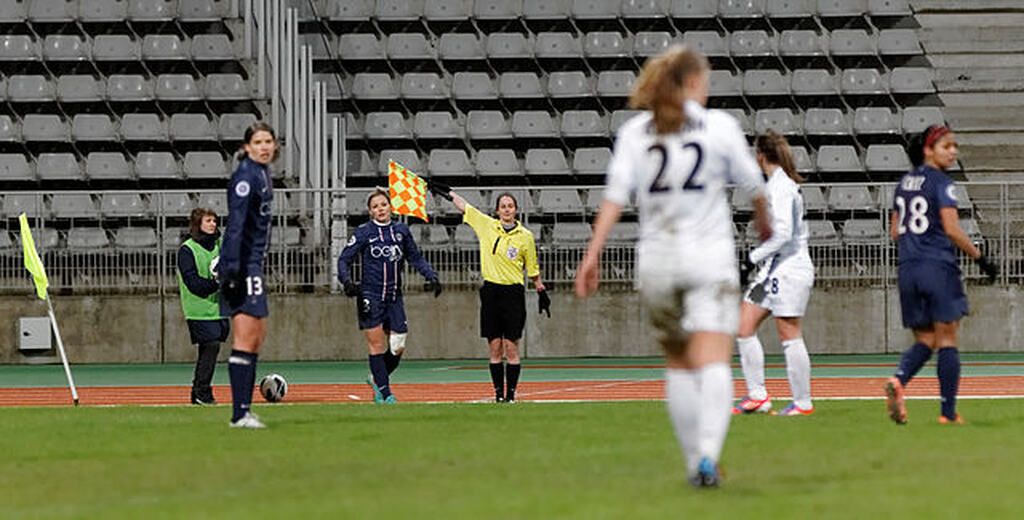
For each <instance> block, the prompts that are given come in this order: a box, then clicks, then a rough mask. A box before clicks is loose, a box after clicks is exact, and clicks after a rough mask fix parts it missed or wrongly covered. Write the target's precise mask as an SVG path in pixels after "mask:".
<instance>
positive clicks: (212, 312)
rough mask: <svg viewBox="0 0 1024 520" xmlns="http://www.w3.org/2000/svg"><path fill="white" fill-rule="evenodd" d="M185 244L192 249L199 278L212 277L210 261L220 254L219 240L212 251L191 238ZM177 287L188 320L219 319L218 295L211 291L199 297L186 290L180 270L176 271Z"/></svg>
mask: <svg viewBox="0 0 1024 520" xmlns="http://www.w3.org/2000/svg"><path fill="white" fill-rule="evenodd" d="M185 245H186V246H188V248H189V249H191V250H192V256H193V257H194V258H195V261H196V269H197V270H198V271H199V277H200V278H213V275H212V274H210V262H212V261H213V259H214V258H217V256H219V255H220V240H219V239H218V240H217V245H215V246H214V247H213V251H207V250H206V248H204V247H203V246H201V245H199V243H198V242H196V241H195V240H192V239H191V238H190V239H188V240H186V241H185ZM178 288H179V290H180V291H181V310H182V311H183V312H184V313H185V318H187V319H190V320H219V319H220V296H219V293H213V294H211V295H209V296H207V297H206V298H200V297H199V296H196V295H195V294H192V291H189V290H188V287H186V286H185V282H184V281H183V280H182V279H181V271H178Z"/></svg>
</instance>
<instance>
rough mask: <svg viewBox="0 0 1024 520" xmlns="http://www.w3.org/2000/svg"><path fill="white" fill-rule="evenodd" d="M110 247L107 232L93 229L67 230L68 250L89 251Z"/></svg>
mask: <svg viewBox="0 0 1024 520" xmlns="http://www.w3.org/2000/svg"><path fill="white" fill-rule="evenodd" d="M109 246H110V237H108V236H107V232H106V231H105V230H103V229H100V228H94V227H74V228H71V229H69V230H68V249H71V250H91V249H103V248H106V247H109Z"/></svg>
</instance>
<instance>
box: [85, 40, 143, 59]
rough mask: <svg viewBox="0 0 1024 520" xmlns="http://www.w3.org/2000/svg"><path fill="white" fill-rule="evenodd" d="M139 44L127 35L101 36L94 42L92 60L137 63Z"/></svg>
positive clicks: (139, 52)
mask: <svg viewBox="0 0 1024 520" xmlns="http://www.w3.org/2000/svg"><path fill="white" fill-rule="evenodd" d="M140 54H141V50H140V48H139V42H138V41H136V40H133V39H132V37H131V36H128V35H126V34H100V35H97V36H96V37H95V38H94V39H93V41H92V58H93V59H94V60H96V61H100V62H103V61H137V60H138V59H139V58H140Z"/></svg>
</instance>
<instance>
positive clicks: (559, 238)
mask: <svg viewBox="0 0 1024 520" xmlns="http://www.w3.org/2000/svg"><path fill="white" fill-rule="evenodd" d="M593 234H594V233H593V230H592V229H591V227H590V224H587V223H586V222H555V225H554V226H553V227H552V228H551V240H552V242H554V243H555V244H556V245H559V244H586V243H587V241H588V240H590V237H591V236H592V235H593Z"/></svg>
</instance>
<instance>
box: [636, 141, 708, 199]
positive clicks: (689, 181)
mask: <svg viewBox="0 0 1024 520" xmlns="http://www.w3.org/2000/svg"><path fill="white" fill-rule="evenodd" d="M687 148H693V151H694V152H696V153H697V158H696V159H694V161H693V168H691V169H690V173H689V174H688V175H687V176H686V182H684V183H683V190H703V189H704V185H703V184H699V183H697V181H695V180H694V177H696V175H697V172H698V171H699V170H700V163H701V161H702V160H703V159H704V150H702V149H701V147H700V145H699V144H697V143H692V142H691V143H686V144H684V145H683V150H686V149H687ZM655 150H657V151H658V152H660V153H661V166H659V167H658V174H657V175H655V176H654V180H653V181H651V186H650V188H648V190H647V191H648V192H650V193H657V192H660V191H668V190H669V189H670V188H671V186H670V185H669V184H668V183H667V182H666V181H665V179H663V177H664V176H665V167H666V166H668V148H665V145H664V144H662V143H656V144H652V145H651V147H650V148H648V149H647V151H648V152H653V151H655Z"/></svg>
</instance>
